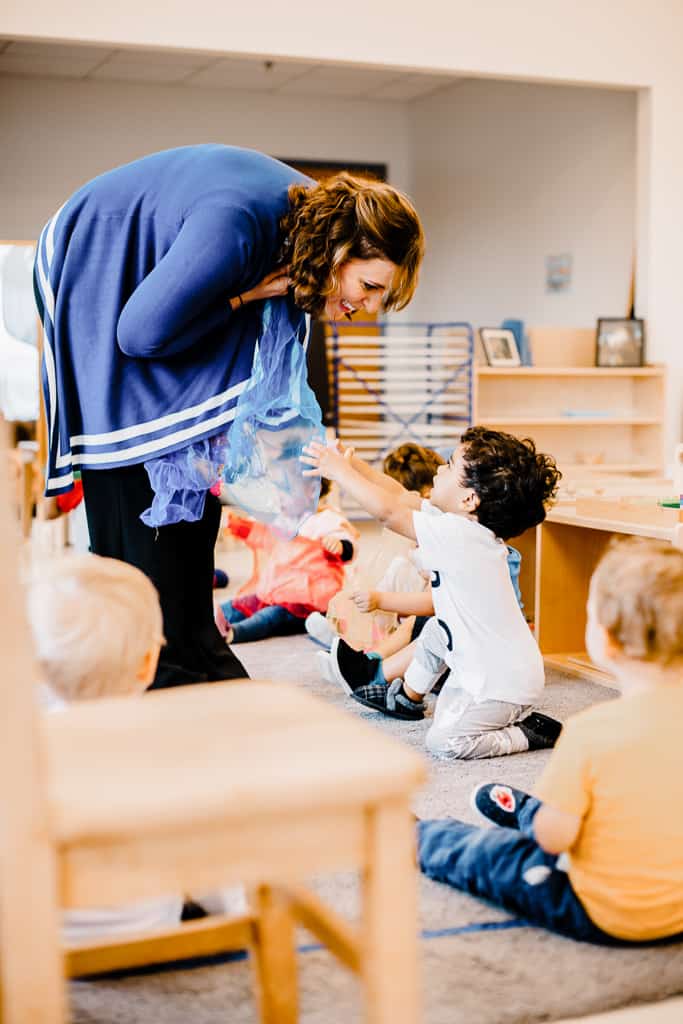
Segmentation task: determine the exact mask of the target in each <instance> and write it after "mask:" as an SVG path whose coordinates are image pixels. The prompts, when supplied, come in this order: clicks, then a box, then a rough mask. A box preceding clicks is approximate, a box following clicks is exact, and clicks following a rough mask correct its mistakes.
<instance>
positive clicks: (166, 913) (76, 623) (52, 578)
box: [27, 554, 245, 943]
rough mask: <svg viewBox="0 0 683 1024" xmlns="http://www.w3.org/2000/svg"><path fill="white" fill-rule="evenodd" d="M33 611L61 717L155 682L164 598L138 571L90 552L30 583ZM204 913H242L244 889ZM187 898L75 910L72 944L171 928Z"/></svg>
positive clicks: (65, 923) (45, 700) (63, 560)
mask: <svg viewBox="0 0 683 1024" xmlns="http://www.w3.org/2000/svg"><path fill="white" fill-rule="evenodd" d="M27 596H28V610H29V621H30V624H31V630H32V633H33V637H34V643H35V650H36V655H37V659H38V663H39V665H40V667H41V669H42V672H43V676H44V679H45V683H44V684H43V687H42V691H41V694H40V697H41V703H42V704H43V706H44V708H45V710H47V711H49V712H59V710H60V709H62V708H64V707H65V706H66V705H67V704H70V703H72V702H74V701H83V700H96V699H98V698H102V697H134V696H137V695H139V694H142V693H143V692H144V690H145V689H146V687H147V686H149V684H150V683H151V682H152V680H153V678H154V673H155V671H156V665H157V659H158V657H159V650H160V648H161V645H162V644H163V642H164V638H163V632H162V617H161V607H160V605H159V595H158V594H157V591H156V588H155V587H154V584H153V583H152V582H151V581H150V580H149V579H148V578H147V576H145V575H144V573H142V572H140V570H139V569H135V568H134V567H133V566H132V565H128V564H126V563H125V562H118V561H116V560H115V559H113V558H101V557H99V556H97V555H91V554H71V555H65V556H61V557H57V558H54V559H52V560H50V561H48V562H46V563H43V564H42V565H41V567H40V571H39V572H36V574H35V576H34V577H33V578H32V579H31V580H30V581H29V586H28V595H27ZM200 902H201V904H202V908H203V909H204V910H206V911H216V912H226V911H227V910H241V909H243V907H244V905H245V903H244V891H243V889H242V888H236V889H226V890H224V891H223V892H222V893H216V894H213V895H211V896H206V897H204V898H202V899H201V900H200ZM182 910H183V900H182V898H181V896H179V895H177V896H174V895H169V896H167V897H166V898H163V899H157V900H147V901H145V902H138V903H132V904H125V905H122V906H117V907H108V908H106V909H105V908H102V909H100V908H96V909H88V910H69V911H66V912H65V913H64V914H63V917H62V932H63V935H64V938H65V940H66V941H67V942H68V943H76V942H81V941H86V940H89V939H95V938H98V937H100V936H105V935H120V934H122V933H124V932H125V933H127V932H144V931H148V930H150V929H155V928H165V927H173V926H174V925H176V924H177V923H178V922H179V921H180V919H181V914H182Z"/></svg>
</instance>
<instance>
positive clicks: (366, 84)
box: [279, 65, 396, 99]
mask: <svg viewBox="0 0 683 1024" xmlns="http://www.w3.org/2000/svg"><path fill="white" fill-rule="evenodd" d="M395 78H396V72H395V71H390V70H382V69H376V68H352V67H346V66H345V67H333V66H329V65H327V66H319V67H317V68H313V69H312V70H311V71H309V72H307V73H306V74H304V75H301V76H300V77H298V78H295V79H294V80H293V81H291V82H288V83H287V84H285V85H284V86H283V87H282V88H281V89H280V90H279V91H280V92H281V93H283V94H285V95H297V96H301V95H306V96H340V97H348V98H352V97H354V96H355V97H360V96H363V97H367V98H368V99H372V98H373V96H374V91H375V90H376V89H379V88H380V87H381V86H383V85H387V84H388V83H389V82H391V81H392V80H394V79H395Z"/></svg>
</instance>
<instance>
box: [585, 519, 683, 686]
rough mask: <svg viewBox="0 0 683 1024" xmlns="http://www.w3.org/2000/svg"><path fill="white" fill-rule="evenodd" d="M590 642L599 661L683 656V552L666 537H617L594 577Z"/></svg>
mask: <svg viewBox="0 0 683 1024" xmlns="http://www.w3.org/2000/svg"><path fill="white" fill-rule="evenodd" d="M586 644H587V647H588V650H589V653H590V654H591V657H592V658H593V660H594V661H596V662H597V663H598V664H600V663H602V664H605V663H608V665H610V664H611V665H612V666H614V664H615V662H618V661H619V660H622V661H623V660H628V661H638V662H651V663H658V664H659V665H661V666H666V665H669V664H670V663H671V662H674V661H677V660H679V659H681V658H683V551H680V550H678V549H677V548H674V547H672V545H671V544H666V543H664V542H662V541H656V540H646V539H644V538H640V537H629V538H628V539H626V540H619V541H614V542H612V544H610V546H609V547H608V549H607V551H606V553H605V554H604V555H603V557H602V559H601V560H600V562H599V564H598V566H597V568H596V570H595V572H594V573H593V577H592V579H591V585H590V593H589V597H588V624H587V627H586Z"/></svg>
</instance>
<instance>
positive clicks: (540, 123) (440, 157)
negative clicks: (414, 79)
mask: <svg viewBox="0 0 683 1024" xmlns="http://www.w3.org/2000/svg"><path fill="white" fill-rule="evenodd" d="M410 111H411V122H412V128H413V152H414V193H413V194H414V197H415V201H416V204H417V207H418V209H419V211H420V215H421V217H422V218H423V223H424V226H425V231H426V234H427V239H428V253H427V257H426V259H425V268H424V273H423V284H422V286H421V288H420V289H419V292H418V297H417V299H416V302H415V303H414V305H413V307H411V313H414V314H415V315H418V316H420V317H423V316H424V317H427V316H428V317H433V318H436V319H447V318H453V317H454V316H457V317H458V318H460V319H465V320H469V321H470V322H472V323H473V324H475V326H476V325H479V326H480V325H482V324H491V325H493V324H498V323H500V321H501V320H502V319H503V318H504V317H519V318H521V319H523V320H525V321H526V323H529V324H533V325H542V324H551V325H556V326H581V327H585V326H591V325H592V324H594V323H595V320H596V318H597V317H598V316H600V315H602V316H611V315H612V316H624V315H626V312H627V304H628V293H629V286H630V279H631V273H632V264H633V257H634V230H635V219H636V95H635V93H634V92H627V91H616V90H606V89H587V88H582V89H579V88H569V87H560V86H547V85H522V84H517V83H513V82H496V81H492V80H478V81H475V80H469V81H464V82H461V83H459V84H456V85H454V86H452V87H450V88H448V89H445V90H441V91H440V92H438V93H436V94H434V95H433V96H431V97H427V98H426V99H424V100H422V101H419V102H417V103H414V104H412V106H411V108H410ZM560 253H570V254H571V256H572V264H573V270H572V281H571V286H570V289H569V290H568V291H567V292H556V293H552V292H547V291H546V287H545V257H546V256H547V255H548V254H560Z"/></svg>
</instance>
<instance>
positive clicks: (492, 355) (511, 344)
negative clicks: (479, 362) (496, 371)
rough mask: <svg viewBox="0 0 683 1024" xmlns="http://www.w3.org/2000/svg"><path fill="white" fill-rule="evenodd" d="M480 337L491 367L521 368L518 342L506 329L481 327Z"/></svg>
mask: <svg viewBox="0 0 683 1024" xmlns="http://www.w3.org/2000/svg"><path fill="white" fill-rule="evenodd" d="M479 337H480V338H481V344H482V347H483V349H484V355H485V356H486V362H487V363H488V364H489V366H521V365H522V360H521V359H520V355H519V349H518V348H517V341H516V339H515V335H514V333H513V332H512V331H510V330H508V329H507V328H506V327H480V328H479Z"/></svg>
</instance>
